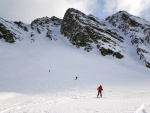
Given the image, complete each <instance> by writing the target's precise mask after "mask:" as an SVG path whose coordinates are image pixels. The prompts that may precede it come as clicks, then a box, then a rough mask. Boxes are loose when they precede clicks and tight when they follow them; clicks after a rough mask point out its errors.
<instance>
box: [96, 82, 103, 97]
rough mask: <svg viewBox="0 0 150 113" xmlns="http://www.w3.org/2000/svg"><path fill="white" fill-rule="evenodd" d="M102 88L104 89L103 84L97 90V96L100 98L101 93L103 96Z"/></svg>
mask: <svg viewBox="0 0 150 113" xmlns="http://www.w3.org/2000/svg"><path fill="white" fill-rule="evenodd" d="M102 90H103V88H102V86H101V85H100V86H99V87H98V88H97V91H98V94H97V98H98V96H99V95H100V97H101V98H102Z"/></svg>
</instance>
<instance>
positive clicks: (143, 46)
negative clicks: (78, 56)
mask: <svg viewBox="0 0 150 113" xmlns="http://www.w3.org/2000/svg"><path fill="white" fill-rule="evenodd" d="M55 29H57V30H59V35H58V34H56V33H55ZM59 36H62V37H64V39H61V40H65V38H66V39H67V40H68V41H69V42H70V43H71V44H72V45H74V46H75V47H77V48H81V49H83V50H85V51H87V52H90V51H93V50H94V51H97V52H98V53H99V54H101V55H102V56H108V55H109V56H112V57H114V58H117V59H124V58H126V57H127V56H128V55H129V56H130V57H132V58H133V59H134V58H136V57H137V58H139V60H141V61H142V62H143V64H144V65H145V66H146V67H148V68H150V22H149V21H146V20H144V19H142V18H139V17H136V16H133V15H131V14H129V13H128V12H126V11H119V12H117V13H116V14H114V15H112V16H109V17H107V18H106V19H105V20H101V19H99V18H97V17H95V16H93V15H85V14H84V13H82V12H81V11H79V10H76V9H73V8H69V9H68V10H67V11H66V13H65V15H64V18H63V19H59V18H57V17H55V16H53V17H51V18H49V17H43V18H38V19H35V20H34V21H32V22H31V24H25V23H23V22H20V21H19V22H9V21H6V20H4V19H2V18H0V39H1V41H2V40H5V41H6V42H9V43H14V44H15V43H19V42H21V41H24V40H26V39H27V40H28V41H29V42H30V43H34V42H36V39H37V37H43V38H44V37H46V38H48V39H50V41H51V40H52V41H57V40H59V39H60V37H59ZM43 40H44V39H43ZM132 53H135V54H134V55H131V54H132Z"/></svg>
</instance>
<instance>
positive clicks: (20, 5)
mask: <svg viewBox="0 0 150 113" xmlns="http://www.w3.org/2000/svg"><path fill="white" fill-rule="evenodd" d="M96 3H97V0H92V1H91V0H0V17H2V18H4V19H6V20H11V21H19V20H21V21H23V22H27V23H30V22H31V21H33V20H34V19H36V18H40V17H45V16H48V17H51V16H57V17H59V18H63V15H64V13H65V12H66V10H67V9H68V8H76V9H79V10H81V11H83V12H84V13H91V12H92V8H93V7H94V6H95V5H96Z"/></svg>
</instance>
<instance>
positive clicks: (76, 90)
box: [0, 18, 150, 113]
mask: <svg viewBox="0 0 150 113" xmlns="http://www.w3.org/2000/svg"><path fill="white" fill-rule="evenodd" d="M41 19H42V18H41ZM41 19H38V20H41ZM43 19H44V18H43ZM43 19H42V20H43ZM45 20H49V21H48V23H46V24H45V22H47V21H45ZM57 22H58V21H57ZM57 22H56V23H57ZM60 22H61V21H60ZM24 25H27V24H24ZM42 25H44V26H40V24H39V22H38V21H36V22H35V21H34V24H32V26H33V27H31V26H30V25H27V26H28V27H27V28H28V32H24V29H22V28H20V27H19V28H17V27H15V29H16V30H17V31H19V32H21V34H20V37H21V38H22V39H21V38H19V39H21V40H15V41H16V42H15V44H9V43H7V42H5V41H4V40H3V39H1V40H0V63H1V65H0V113H150V98H149V95H150V89H149V86H150V76H149V73H150V70H149V69H148V68H145V67H144V66H143V65H141V64H140V63H139V61H138V58H137V59H133V58H134V57H133V56H134V53H133V51H132V50H131V51H129V52H126V53H125V58H123V59H122V60H120V59H115V58H114V57H111V56H105V57H103V56H102V55H100V54H99V52H97V51H96V50H93V51H91V52H86V51H84V50H82V49H81V48H80V49H78V48H76V47H75V46H73V45H72V44H71V43H70V42H69V40H68V39H67V38H66V37H64V36H63V35H61V34H60V27H61V26H60V24H57V25H56V24H55V25H54V23H53V22H52V21H51V19H50V18H46V19H44V20H43V24H42ZM13 26H17V25H16V24H13ZM13 26H12V27H13ZM37 28H38V29H39V30H40V32H41V33H39V32H38V30H37ZM49 31H50V35H48V36H50V37H47V32H49ZM31 34H34V35H33V36H32V37H31ZM18 35H19V34H18ZM120 35H124V34H122V33H120ZM129 41H130V40H125V43H126V44H129V43H128V42H129ZM130 47H132V45H128V47H127V51H128V50H130ZM135 54H136V53H135ZM49 70H50V72H49ZM76 76H78V79H77V80H75V77H76ZM100 84H101V85H102V86H103V89H104V91H103V97H104V98H96V95H97V90H96V89H97V87H98V86H99V85H100Z"/></svg>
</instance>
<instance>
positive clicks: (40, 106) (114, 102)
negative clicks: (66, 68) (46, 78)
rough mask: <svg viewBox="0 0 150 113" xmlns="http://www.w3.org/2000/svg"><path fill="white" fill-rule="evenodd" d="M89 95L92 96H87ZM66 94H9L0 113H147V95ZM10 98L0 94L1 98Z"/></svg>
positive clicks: (149, 106)
mask: <svg viewBox="0 0 150 113" xmlns="http://www.w3.org/2000/svg"><path fill="white" fill-rule="evenodd" d="M88 92H91V93H88ZM88 92H78V91H77V89H76V91H73V90H72V91H65V92H57V93H53V94H41V95H40V94H37V95H22V94H15V93H12V95H13V96H12V97H9V98H8V99H4V100H3V99H2V98H0V103H3V104H2V105H0V113H60V112H61V111H62V112H63V113H70V112H72V113H77V112H78V113H149V112H150V99H148V98H149V95H150V92H135V93H132V92H117V91H116V92H113V91H103V96H104V97H103V98H96V94H97V92H96V91H88ZM3 95H11V94H10V93H9V94H7V93H6V94H5V93H4V94H0V97H3Z"/></svg>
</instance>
